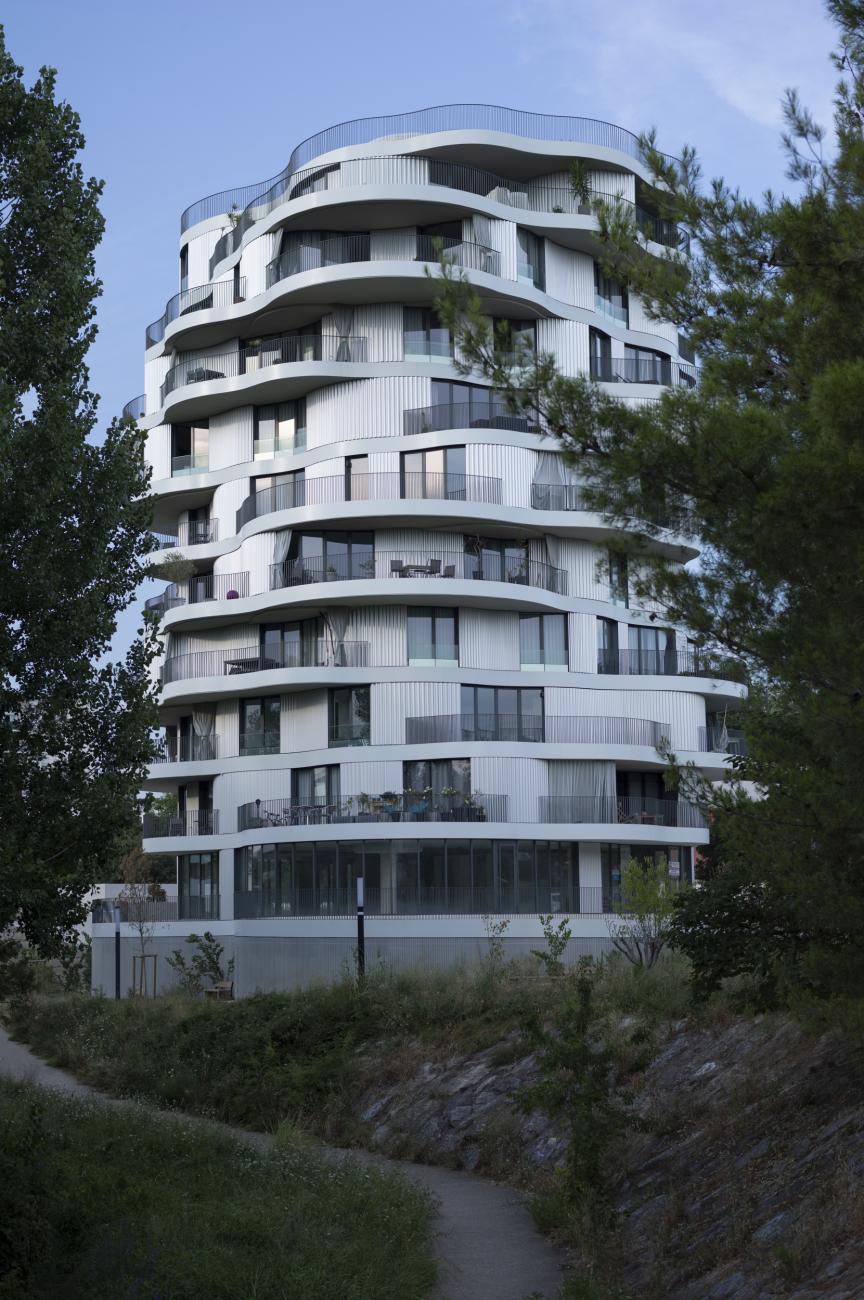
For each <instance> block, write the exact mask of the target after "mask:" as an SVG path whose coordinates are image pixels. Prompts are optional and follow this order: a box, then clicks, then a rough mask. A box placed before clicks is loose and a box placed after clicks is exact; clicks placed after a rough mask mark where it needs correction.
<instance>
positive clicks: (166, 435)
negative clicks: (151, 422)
mask: <svg viewBox="0 0 864 1300" xmlns="http://www.w3.org/2000/svg"><path fill="white" fill-rule="evenodd" d="M144 459H145V460H146V462H147V464H148V465H152V467H153V478H154V479H157V478H170V477H171V426H170V425H168V424H157V425H156V427H155V428H154V429H151V430H150V432H149V433H148V434H147V443H146V445H145V450H144Z"/></svg>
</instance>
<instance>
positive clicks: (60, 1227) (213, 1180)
mask: <svg viewBox="0 0 864 1300" xmlns="http://www.w3.org/2000/svg"><path fill="white" fill-rule="evenodd" d="M0 1131H2V1132H3V1142H2V1144H0V1297H2V1298H3V1300H55V1297H57V1296H61V1295H62V1296H63V1297H64V1300H85V1298H86V1300H237V1298H238V1297H241V1296H242V1297H244V1300H344V1297H346V1296H351V1297H352V1300H389V1297H391V1296H399V1297H400V1300H421V1297H423V1296H426V1295H427V1294H428V1292H429V1289H430V1287H431V1285H432V1283H433V1281H434V1272H435V1270H434V1264H433V1262H432V1258H431V1254H430V1250H429V1228H430V1219H431V1215H432V1212H433V1206H432V1203H431V1201H430V1200H429V1198H428V1197H426V1195H425V1194H424V1193H422V1192H420V1191H419V1190H417V1189H416V1188H414V1187H413V1186H411V1185H409V1184H408V1183H407V1182H405V1181H404V1180H403V1179H402V1178H401V1177H400V1176H399V1175H397V1174H391V1173H384V1172H380V1171H377V1170H376V1171H370V1170H365V1169H361V1168H359V1167H358V1166H355V1165H353V1164H351V1163H350V1162H348V1163H345V1164H340V1165H339V1166H333V1165H330V1164H328V1163H325V1162H324V1161H323V1160H321V1159H320V1158H319V1157H316V1156H314V1155H313V1154H311V1153H309V1152H308V1151H298V1150H296V1149H294V1148H293V1146H292V1145H291V1144H290V1143H287V1144H285V1145H284V1146H283V1147H282V1148H281V1149H279V1150H277V1151H276V1152H275V1153H274V1154H272V1155H266V1156H264V1155H259V1154H257V1153H256V1152H254V1151H252V1150H251V1149H250V1148H248V1147H246V1146H244V1145H242V1144H240V1143H237V1142H235V1141H234V1140H233V1139H231V1138H230V1137H227V1136H223V1135H222V1134H219V1133H214V1132H213V1131H212V1130H209V1129H208V1128H207V1127H206V1126H204V1125H201V1124H191V1123H189V1122H183V1121H182V1120H177V1119H174V1120H171V1119H162V1120H158V1119H157V1120H156V1121H155V1122H154V1118H153V1116H152V1114H147V1113H145V1112H143V1111H137V1110H136V1109H135V1108H128V1109H127V1108H124V1109H123V1110H114V1109H109V1108H107V1107H106V1106H105V1105H104V1104H101V1103H97V1102H89V1101H81V1100H78V1099H72V1098H63V1097H60V1096H59V1095H57V1094H53V1093H48V1092H45V1091H43V1090H41V1089H37V1088H33V1087H32V1086H29V1085H24V1084H12V1083H5V1082H4V1083H0Z"/></svg>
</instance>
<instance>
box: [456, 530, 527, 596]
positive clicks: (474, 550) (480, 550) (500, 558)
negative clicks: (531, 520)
mask: <svg viewBox="0 0 864 1300" xmlns="http://www.w3.org/2000/svg"><path fill="white" fill-rule="evenodd" d="M465 577H466V578H477V579H479V580H481V581H483V582H519V583H522V584H526V585H527V582H528V544H527V542H507V541H503V540H499V539H498V538H496V537H470V538H469V537H466V538H465Z"/></svg>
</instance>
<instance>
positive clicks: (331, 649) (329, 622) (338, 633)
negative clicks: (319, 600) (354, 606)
mask: <svg viewBox="0 0 864 1300" xmlns="http://www.w3.org/2000/svg"><path fill="white" fill-rule="evenodd" d="M352 612H353V611H352V610H351V609H349V608H347V607H346V606H344V605H339V606H334V608H333V609H330V610H328V611H327V613H326V614H325V615H324V621H325V626H326V628H327V640H328V642H329V644H328V645H327V647H326V650H327V653H328V655H332V656H333V662H334V663H336V664H339V663H341V662H342V658H343V648H344V645H345V633H346V632H347V631H348V624H349V623H350V622H351V614H352Z"/></svg>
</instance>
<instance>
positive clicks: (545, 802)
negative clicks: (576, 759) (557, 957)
mask: <svg viewBox="0 0 864 1300" xmlns="http://www.w3.org/2000/svg"><path fill="white" fill-rule="evenodd" d="M540 821H541V822H562V823H573V824H580V823H585V822H591V823H600V824H605V823H610V824H617V825H622V826H685V827H689V828H691V829H704V827H705V825H706V822H705V818H704V816H703V814H702V812H701V811H700V810H699V808H697V806H696V805H695V804H692V803H687V802H686V801H685V800H683V799H652V798H649V797H648V796H643V797H637V796H628V795H592V794H586V795H541V797H540Z"/></svg>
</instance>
